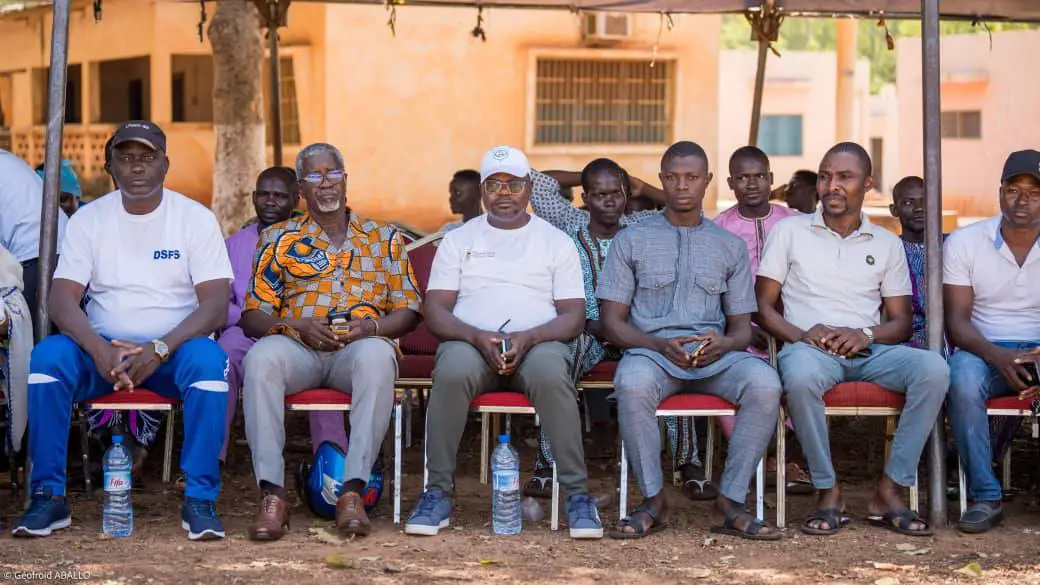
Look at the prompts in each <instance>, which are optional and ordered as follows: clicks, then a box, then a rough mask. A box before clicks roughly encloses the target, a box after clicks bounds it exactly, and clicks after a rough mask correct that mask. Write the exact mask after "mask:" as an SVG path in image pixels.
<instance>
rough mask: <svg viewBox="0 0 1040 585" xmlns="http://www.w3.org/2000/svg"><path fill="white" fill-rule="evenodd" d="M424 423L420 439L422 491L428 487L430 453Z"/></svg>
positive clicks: (424, 491)
mask: <svg viewBox="0 0 1040 585" xmlns="http://www.w3.org/2000/svg"><path fill="white" fill-rule="evenodd" d="M426 433H427V430H426V425H423V441H422V451H423V457H422V489H423V493H426V490H428V489H430V453H429V451H428V449H429V442H428V441H427V440H426Z"/></svg>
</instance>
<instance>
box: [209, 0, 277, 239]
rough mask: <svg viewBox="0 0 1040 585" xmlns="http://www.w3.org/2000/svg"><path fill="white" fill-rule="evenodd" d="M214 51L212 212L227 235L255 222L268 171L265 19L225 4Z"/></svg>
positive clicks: (243, 5)
mask: <svg viewBox="0 0 1040 585" xmlns="http://www.w3.org/2000/svg"><path fill="white" fill-rule="evenodd" d="M208 35H209V42H210V44H211V45H212V46H213V77H214V79H213V136H214V138H215V140H216V144H215V149H214V154H215V158H216V160H215V161H214V164H213V212H214V213H215V214H216V215H217V218H218V219H219V220H220V223H221V226H222V227H223V228H224V232H225V233H230V232H232V231H234V230H235V229H236V228H238V227H239V226H241V225H242V223H243V222H244V221H246V220H247V219H249V218H250V217H252V216H253V213H254V211H253V204H252V201H251V199H250V194H251V193H252V191H253V187H254V185H255V181H256V176H257V175H258V174H260V171H261V170H263V168H264V159H265V157H264V108H263V91H262V88H261V83H262V82H261V80H262V78H263V76H262V74H261V71H262V67H263V61H264V48H263V37H262V35H261V30H260V15H259V14H258V13H257V10H256V7H255V6H254V5H253V3H252V2H250V1H249V0H221V1H220V2H217V3H216V11H215V12H214V14H213V19H212V20H211V21H210V24H209V29H208Z"/></svg>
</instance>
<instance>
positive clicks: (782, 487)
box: [776, 408, 787, 528]
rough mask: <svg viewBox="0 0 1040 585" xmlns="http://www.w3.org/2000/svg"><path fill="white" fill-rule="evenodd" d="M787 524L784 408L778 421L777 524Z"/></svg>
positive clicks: (782, 525)
mask: <svg viewBox="0 0 1040 585" xmlns="http://www.w3.org/2000/svg"><path fill="white" fill-rule="evenodd" d="M786 524H787V424H786V417H785V416H784V409H782V408H781V409H780V416H778V417H777V423H776V526H777V527H778V528H783V527H784V526H785V525H786Z"/></svg>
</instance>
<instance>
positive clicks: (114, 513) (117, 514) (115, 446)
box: [101, 435, 134, 537]
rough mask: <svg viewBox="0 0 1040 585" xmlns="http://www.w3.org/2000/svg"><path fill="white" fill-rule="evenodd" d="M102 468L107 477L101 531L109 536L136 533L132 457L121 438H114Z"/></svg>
mask: <svg viewBox="0 0 1040 585" xmlns="http://www.w3.org/2000/svg"><path fill="white" fill-rule="evenodd" d="M101 465H102V469H103V471H104V476H105V478H104V484H105V504H104V508H103V509H102V512H101V530H102V531H103V532H104V533H105V534H107V535H109V536H116V537H121V536H130V535H131V534H132V533H133V532H134V509H133V507H132V506H131V505H130V485H131V479H130V470H131V468H132V466H133V457H131V456H130V450H129V449H127V448H126V446H124V445H123V436H122V435H113V436H112V446H111V447H109V448H108V450H107V451H105V457H104V459H102V462H101Z"/></svg>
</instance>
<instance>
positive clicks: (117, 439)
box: [112, 435, 123, 445]
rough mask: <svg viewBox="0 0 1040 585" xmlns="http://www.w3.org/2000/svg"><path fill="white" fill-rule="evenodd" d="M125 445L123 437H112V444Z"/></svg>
mask: <svg viewBox="0 0 1040 585" xmlns="http://www.w3.org/2000/svg"><path fill="white" fill-rule="evenodd" d="M122 443H123V435H112V444H113V445H121V444H122Z"/></svg>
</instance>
